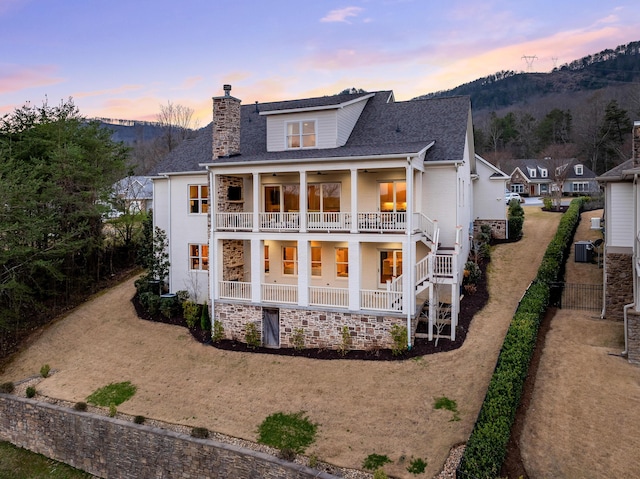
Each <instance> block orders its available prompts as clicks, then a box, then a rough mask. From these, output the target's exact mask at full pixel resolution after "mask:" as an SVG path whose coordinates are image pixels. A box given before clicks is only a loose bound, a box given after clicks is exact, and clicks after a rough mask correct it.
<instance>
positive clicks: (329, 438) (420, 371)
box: [0, 207, 640, 478]
mask: <svg viewBox="0 0 640 479" xmlns="http://www.w3.org/2000/svg"><path fill="white" fill-rule="evenodd" d="M525 212H526V220H525V225H524V231H525V234H524V238H523V239H522V240H521V241H520V242H518V243H510V244H503V245H499V246H497V247H495V248H494V250H493V254H492V261H491V263H490V265H489V268H488V276H489V292H490V295H491V299H490V301H489V303H488V304H487V306H486V307H485V308H484V309H483V310H482V311H481V312H480V313H478V314H477V315H476V317H475V318H474V319H473V322H472V324H471V328H470V331H469V334H468V335H467V338H466V341H465V344H464V345H463V346H462V347H461V348H459V349H457V350H454V351H450V352H446V353H438V354H434V355H427V356H423V357H420V358H418V359H410V360H406V361H385V362H375V361H355V360H348V361H340V360H337V361H318V360H310V359H306V358H292V357H280V356H273V355H270V356H266V355H260V354H250V353H238V352H230V351H221V350H218V349H216V348H213V347H211V346H205V345H202V344H200V343H198V342H196V341H195V340H193V339H192V337H191V336H190V334H189V332H188V331H187V330H186V329H183V328H180V327H176V326H169V325H164V324H158V323H150V322H147V321H142V320H140V319H138V318H137V317H136V315H135V313H134V309H133V306H132V304H131V302H130V299H131V297H132V296H133V294H134V288H133V280H129V281H126V282H125V283H122V284H121V285H119V286H117V287H115V288H113V289H111V290H109V291H107V292H105V293H104V294H102V295H100V296H98V297H96V298H94V299H93V300H91V301H89V302H87V303H86V304H85V305H83V306H82V307H79V308H77V309H76V310H74V311H73V312H71V313H70V314H68V315H67V316H65V317H63V318H61V319H59V320H57V321H55V322H54V323H53V324H51V325H50V326H49V327H47V328H45V329H44V330H43V331H41V332H40V333H39V334H38V336H37V337H34V338H33V340H32V341H31V342H30V345H29V347H28V348H26V349H25V350H24V351H23V352H22V353H20V354H18V355H16V356H15V357H14V358H13V361H12V362H11V363H10V364H8V365H7V367H6V368H5V370H4V371H3V372H2V375H1V377H0V381H8V380H12V381H19V380H21V379H24V378H27V377H29V376H33V375H36V374H38V371H39V370H40V367H41V366H42V365H43V364H45V363H47V364H49V365H50V366H51V367H52V368H53V369H54V370H55V371H56V372H55V374H53V375H52V376H51V377H49V378H47V379H45V380H43V381H42V382H40V383H39V385H38V393H39V394H43V395H46V396H50V397H54V398H59V399H64V400H68V401H72V402H76V401H84V400H86V398H87V396H88V395H89V394H91V393H92V392H93V391H95V390H96V389H97V388H100V387H102V386H104V385H107V384H109V383H112V382H121V381H131V382H132V383H133V384H135V385H136V386H137V387H138V390H137V393H136V395H135V396H134V397H133V398H132V399H131V400H129V401H127V402H125V403H124V404H122V405H121V406H120V407H119V408H118V409H119V411H121V412H124V413H129V414H134V415H138V414H139V415H144V416H146V417H149V418H156V419H160V420H164V421H169V422H174V423H182V424H185V425H190V426H203V427H207V428H209V429H210V430H212V431H217V432H220V433H223V434H227V435H230V436H234V437H239V438H243V439H247V440H250V441H255V439H256V436H257V433H256V429H257V427H258V424H260V423H261V422H262V421H263V420H264V418H266V417H267V416H268V415H270V414H272V413H274V412H278V411H284V412H296V411H301V410H302V411H305V412H306V414H307V415H308V417H309V418H310V419H311V420H312V421H315V422H317V423H318V424H319V435H318V439H317V441H316V443H315V444H314V445H312V446H311V447H310V448H309V449H308V451H307V453H308V454H314V455H315V456H316V457H318V458H319V459H320V460H322V461H327V462H329V463H331V464H335V465H337V466H341V467H349V468H360V467H361V465H362V461H363V460H364V459H365V458H366V457H367V456H368V455H370V454H372V453H377V454H386V455H387V456H388V457H389V458H390V459H392V460H393V461H394V463H393V464H390V465H387V466H385V471H386V472H387V473H388V474H389V475H391V476H394V477H398V478H409V477H415V476H413V475H412V474H409V473H408V472H407V471H406V467H407V465H408V463H409V460H410V459H411V458H412V457H413V458H422V459H426V460H427V461H428V467H427V471H426V472H425V474H423V475H421V476H420V477H429V478H430V477H433V476H435V475H436V474H438V473H439V472H440V471H441V469H442V467H443V464H444V462H445V460H446V458H447V456H448V454H449V450H450V448H451V447H452V446H453V445H456V444H459V443H462V442H464V441H465V440H466V439H467V437H468V436H469V434H470V432H471V429H472V427H473V424H474V422H475V419H476V416H477V414H478V410H479V408H480V405H481V403H482V400H483V398H484V394H485V391H486V387H487V384H488V382H489V378H490V376H491V373H492V371H493V368H494V365H495V361H496V358H497V355H498V351H499V349H500V346H501V344H502V340H503V338H504V334H505V332H506V330H507V327H508V325H509V321H510V319H511V318H512V315H513V312H514V310H515V307H516V305H517V303H518V301H519V299H520V297H521V296H522V293H523V292H524V290H525V289H526V287H527V285H528V284H529V282H530V281H531V280H532V279H533V277H534V276H535V274H536V271H537V268H538V265H539V262H540V259H541V258H542V255H543V253H544V250H545V248H546V245H547V243H548V242H549V240H550V239H551V238H552V236H553V234H554V233H555V231H556V227H557V224H558V221H559V220H560V215H559V214H557V213H545V212H542V211H541V210H540V208H539V207H525ZM578 320H580V321H583V322H586V323H587V325H588V326H589V329H588V331H589V334H586V331H587V328H586V327H581V329H582V330H583V333H581V334H579V335H574V336H573V339H572V341H573V342H577V341H581V342H585V341H588V340H589V338H591V342H590V343H589V342H587V344H586V345H582V346H580V345H579V344H570V342H569V341H567V340H560V341H562V344H561V346H560V347H557V348H554V350H555V351H557V353H558V354H560V353H561V355H562V356H561V357H559V358H556V359H554V360H553V361H551V364H554V366H553V367H550V366H547V367H546V368H543V371H544V373H545V375H548V376H549V377H550V379H553V385H552V386H551V387H550V390H552V391H554V394H553V397H551V398H549V399H550V400H557V402H553V403H552V405H550V406H549V408H548V411H549V412H547V413H542V414H540V415H534V414H537V413H538V411H535V412H534V413H532V416H531V418H532V423H533V424H535V425H536V426H537V427H536V428H534V427H532V426H530V427H529V428H528V431H530V432H529V436H530V438H528V439H526V444H527V445H529V444H530V445H531V448H527V450H528V451H529V450H531V449H533V450H534V451H535V450H537V451H539V453H538V454H532V453H528V458H527V460H528V462H527V463H528V464H529V463H530V464H531V466H530V467H531V470H532V471H534V470H539V471H541V472H540V473H541V475H539V476H538V475H536V476H533V477H561V476H563V477H572V475H571V474H569V476H567V475H563V474H560V475H555V476H554V475H549V474H548V473H547V471H553V472H554V473H555V471H556V469H553V468H555V467H556V465H557V462H562V463H568V462H571V461H574V462H575V463H576V465H579V466H581V467H583V470H587V471H593V470H596V464H595V462H601V461H602V456H607V457H609V458H611V463H613V462H614V461H613V459H612V457H613V455H614V453H617V452H616V451H618V450H619V451H622V450H623V449H625V450H627V451H628V452H630V451H631V449H630V446H631V445H630V444H629V441H623V440H620V441H617V442H615V443H614V442H613V441H612V440H611V439H605V438H604V437H603V435H602V434H600V432H597V434H596V432H595V431H597V429H595V428H596V426H597V425H598V424H600V423H601V422H602V424H603V425H606V424H612V423H613V422H614V421H615V422H618V423H619V424H621V426H620V428H623V427H627V426H628V427H636V428H637V427H638V426H640V422H639V421H634V420H632V418H631V417H629V416H628V415H623V414H618V413H615V412H613V411H614V410H615V408H616V407H618V406H621V405H622V403H623V402H624V401H636V402H635V403H634V405H635V406H636V408H635V409H634V408H633V407H631V405H630V404H629V405H626V406H625V409H624V412H625V413H628V412H629V411H637V409H638V408H637V398H638V388H637V383H638V381H637V378H638V376H635V379H634V380H633V381H630V382H629V381H628V382H626V383H625V384H627V390H626V391H620V392H618V389H617V388H618V385H619V384H620V383H621V381H619V380H617V379H616V371H621V370H627V369H628V368H631V367H630V366H629V365H627V364H626V363H625V361H624V360H622V359H620V358H617V357H613V356H607V355H606V352H608V351H610V350H611V351H619V350H621V348H620V344H619V335H616V334H615V332H613V333H608V334H606V335H600V334H599V332H598V331H599V330H600V329H602V328H604V327H605V326H607V324H606V323H603V322H599V321H594V320H589V319H578ZM614 326H616V325H614ZM557 329H558V330H561V329H562V328H560V326H557ZM614 329H615V328H614ZM618 330H619V328H618ZM551 339H553V338H551ZM591 343H593V344H591ZM603 343H604V344H603ZM610 343H612V344H610ZM551 344H553V343H551ZM596 346H597V347H600V350H599V351H600V354H599V356H597V358H596V359H595V360H594V362H595V363H596V364H595V365H594V364H588V373H576V372H571V371H570V370H569V368H570V367H571V366H572V365H578V366H584V365H587V363H586V362H583V361H582V360H581V359H580V360H577V361H575V360H574V358H576V355H578V357H579V358H582V357H583V355H584V359H585V361H586V358H587V353H586V352H585V353H583V352H580V347H582V348H586V349H587V350H593V349H594V348H595V347H596ZM576 350H577V352H576ZM563 358H564V359H563ZM598 362H600V363H604V362H606V363H607V364H609V363H613V365H615V367H614V366H611V367H609V368H608V369H607V371H606V373H605V372H603V373H602V374H601V375H598V376H594V375H593V369H594V368H596V369H598V368H597V363H598ZM558 363H562V364H564V366H562V367H558V365H557V364H558ZM565 363H566V364H565ZM633 370H634V371H640V370H637V369H633ZM565 372H566V373H568V374H569V378H567V379H563V378H562V377H558V376H559V374H560V373H565ZM596 377H597V378H598V379H597V381H595V382H594V381H593V380H594V379H595V378H596ZM568 379H573V380H574V381H575V382H570V381H568ZM542 384H543V385H544V384H545V383H544V382H543V383H542ZM592 384H593V385H594V386H593V387H592V388H591V389H589V386H590V385H592ZM579 386H580V387H585V388H587V390H588V391H589V398H590V399H589V406H587V407H584V403H585V401H586V400H585V399H577V398H576V399H575V400H574V399H573V398H574V394H575V392H576V390H577V389H578V387H579ZM632 386H633V387H634V388H635V389H631V388H632ZM631 391H633V393H631ZM543 392H544V391H541V395H543V396H544V394H543ZM596 393H598V396H596ZM585 394H586V393H585ZM600 395H602V396H603V397H602V398H601V397H600ZM441 396H446V397H447V398H449V399H453V400H455V401H456V402H457V405H458V410H459V412H460V418H461V420H460V421H451V418H452V413H451V412H449V411H445V410H435V409H434V408H433V404H434V399H435V398H437V397H441ZM600 401H602V403H601V402H600ZM592 403H596V404H595V405H594V404H592ZM603 403H604V404H603ZM610 403H611V404H610ZM606 404H610V405H609V406H608V407H607V406H606ZM596 406H597V408H596ZM586 409H589V413H594V416H598V417H597V418H594V419H591V420H590V421H589V423H588V424H585V423H583V422H582V421H577V420H576V419H580V418H582V417H586V416H585V410H586ZM543 410H545V409H543ZM595 411H599V412H598V413H597V414H595ZM607 413H608V414H607ZM596 419H597V422H596ZM564 422H566V426H565V427H564V428H563V426H562V424H563V423H564ZM633 423H635V424H633ZM543 426H548V427H543ZM574 426H575V427H577V430H576V429H575V427H574ZM552 427H553V429H552ZM592 428H594V429H592ZM563 431H564V433H565V434H563ZM637 432H638V431H635V433H634V434H632V433H631V432H629V435H628V437H636V438H637V437H640V435H638V434H637ZM619 433H620V429H618V430H617V431H616V435H620V434H619ZM624 434H625V435H627V432H626V431H624ZM596 435H598V436H599V437H598V438H596V437H594V436H596ZM565 437H566V438H568V439H571V440H572V441H568V442H567V443H566V444H565V443H564V442H563V445H562V447H559V448H555V447H549V445H550V444H551V445H555V443H556V442H557V441H558V440H559V439H563V438H565ZM576 439H580V440H581V443H582V442H584V447H585V448H586V446H588V445H590V444H591V445H595V444H594V441H596V440H598V441H599V440H602V441H605V440H607V441H608V447H602V448H599V449H598V450H597V454H596V453H592V452H586V451H585V449H584V448H581V450H580V456H581V457H575V455H574V456H573V457H570V456H564V455H562V454H561V453H562V452H563V450H564V451H565V452H568V453H571V454H575V452H574V451H573V450H570V449H569V446H570V445H572V443H573V445H574V446H575V445H576ZM612 444H616V446H618V445H619V447H617V448H616V451H613V450H612V449H613V448H612V447H611V445H612ZM627 446H629V448H628V449H627ZM583 451H585V452H584V454H583V453H582V452H583ZM542 452H544V454H542ZM552 452H557V453H558V456H557V457H556V456H555V455H553V454H552ZM616 457H618V456H616ZM534 459H537V461H534ZM543 460H544V461H551V467H552V468H551V469H549V468H547V463H546V462H543ZM591 461H593V462H594V464H591V465H589V463H590V462H591ZM633 461H636V462H635V463H634V464H635V465H636V466H637V459H634V458H629V460H628V461H626V463H627V464H630V463H633ZM620 462H623V461H620ZM565 465H568V464H565ZM636 469H640V468H636ZM567 470H568V469H565V471H567ZM612 470H617V469H612ZM573 477H576V476H573ZM611 477H624V475H615V474H614V475H612V476H611ZM627 477H629V476H628V475H627Z"/></svg>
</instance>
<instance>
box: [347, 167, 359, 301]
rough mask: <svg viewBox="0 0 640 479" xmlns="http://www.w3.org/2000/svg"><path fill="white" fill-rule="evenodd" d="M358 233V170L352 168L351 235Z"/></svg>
mask: <svg viewBox="0 0 640 479" xmlns="http://www.w3.org/2000/svg"><path fill="white" fill-rule="evenodd" d="M357 232H358V169H357V168H351V233H357ZM349 261H351V251H349ZM349 276H351V275H349ZM350 309H351V308H350Z"/></svg>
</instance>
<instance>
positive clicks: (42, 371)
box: [40, 364, 51, 378]
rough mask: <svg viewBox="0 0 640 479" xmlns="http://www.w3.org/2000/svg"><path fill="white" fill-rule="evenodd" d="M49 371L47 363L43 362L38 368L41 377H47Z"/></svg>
mask: <svg viewBox="0 0 640 479" xmlns="http://www.w3.org/2000/svg"><path fill="white" fill-rule="evenodd" d="M50 372H51V367H50V366H49V365H48V364H45V365H43V366H42V367H41V368H40V376H42V377H43V378H47V377H49V373H50Z"/></svg>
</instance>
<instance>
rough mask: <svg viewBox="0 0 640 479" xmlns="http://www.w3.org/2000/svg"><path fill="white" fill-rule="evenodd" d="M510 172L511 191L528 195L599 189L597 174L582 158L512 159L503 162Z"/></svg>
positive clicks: (589, 191)
mask: <svg viewBox="0 0 640 479" xmlns="http://www.w3.org/2000/svg"><path fill="white" fill-rule="evenodd" d="M500 166H501V167H502V169H503V170H504V171H508V172H511V174H510V175H509V176H510V180H509V183H508V188H509V191H511V192H513V193H520V194H521V195H525V196H547V195H551V194H553V192H554V191H558V190H559V189H561V190H562V193H563V194H565V195H571V194H582V193H595V192H598V191H599V188H598V182H597V181H596V175H595V173H594V172H593V171H591V170H590V169H589V168H588V167H587V166H585V165H584V164H582V163H581V162H580V161H579V160H576V159H575V158H573V159H566V160H561V159H552V158H543V159H541V160H535V159H528V160H510V161H503V162H502V163H501V165H500Z"/></svg>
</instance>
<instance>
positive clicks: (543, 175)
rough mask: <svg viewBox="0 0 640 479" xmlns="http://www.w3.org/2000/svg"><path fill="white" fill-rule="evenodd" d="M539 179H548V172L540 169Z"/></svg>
mask: <svg viewBox="0 0 640 479" xmlns="http://www.w3.org/2000/svg"><path fill="white" fill-rule="evenodd" d="M540 177H541V178H548V177H549V170H547V169H546V168H540Z"/></svg>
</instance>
